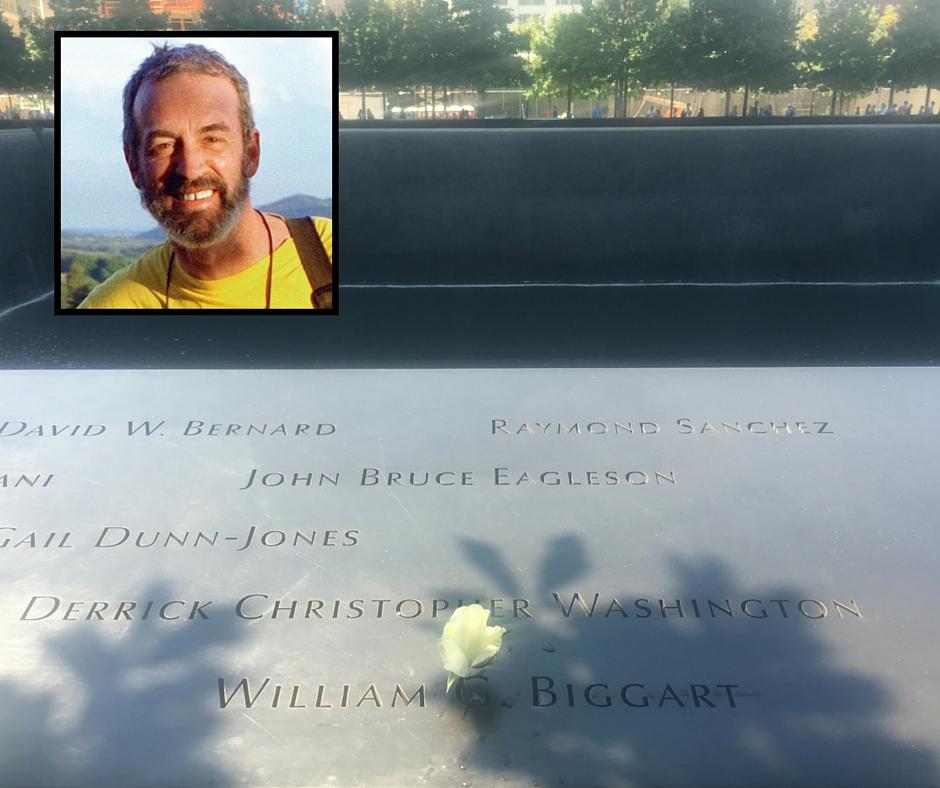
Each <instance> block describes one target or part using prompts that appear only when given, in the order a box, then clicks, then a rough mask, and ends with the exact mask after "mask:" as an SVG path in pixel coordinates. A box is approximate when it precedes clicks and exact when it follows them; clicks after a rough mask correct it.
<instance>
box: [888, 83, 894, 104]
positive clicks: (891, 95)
mask: <svg viewBox="0 0 940 788" xmlns="http://www.w3.org/2000/svg"><path fill="white" fill-rule="evenodd" d="M892 104H894V83H893V82H889V83H888V107H890V106H891V105H892Z"/></svg>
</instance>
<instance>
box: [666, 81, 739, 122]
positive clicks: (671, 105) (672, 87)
mask: <svg viewBox="0 0 940 788" xmlns="http://www.w3.org/2000/svg"><path fill="white" fill-rule="evenodd" d="M675 106H676V83H675V80H673V83H672V84H671V85H670V86H669V117H670V118H672V113H673V108H674V107H675ZM725 114H726V115H727V114H728V111H727V110H725Z"/></svg>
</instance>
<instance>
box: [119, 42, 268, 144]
mask: <svg viewBox="0 0 940 788" xmlns="http://www.w3.org/2000/svg"><path fill="white" fill-rule="evenodd" d="M173 74H205V75H206V76H210V77H228V78H229V79H230V80H231V81H232V84H233V85H234V86H235V92H236V93H238V115H239V118H240V120H241V124H242V136H243V137H244V140H245V143H246V144H247V143H248V141H249V140H250V139H251V132H252V130H253V129H254V127H255V121H254V117H253V115H252V113H251V100H250V98H249V96H248V81H247V80H246V79H245V78H244V77H243V76H242V75H241V72H240V71H239V70H238V69H237V68H235V66H233V65H232V64H231V63H229V62H228V61H227V60H226V59H225V58H224V57H222V55H220V54H219V53H218V52H216V51H215V50H213V49H208V48H206V47H204V46H202V45H201V44H186V45H185V46H171V45H170V44H164V45H163V46H154V49H153V54H152V55H150V57H148V58H147V59H146V60H144V62H143V63H141V64H140V65H139V66H138V67H137V70H136V71H135V72H134V73H133V75H131V78H130V79H129V80H128V81H127V84H126V85H125V86H124V150H125V151H126V152H127V153H128V155H129V156H130V157H131V158H134V157H136V156H137V148H138V129H137V121H136V120H135V119H134V101H135V100H136V99H137V93H138V91H139V90H140V86H141V85H143V84H144V82H145V81H146V80H148V79H149V80H151V81H152V82H159V81H160V80H161V79H166V78H167V77H170V76H172V75H173Z"/></svg>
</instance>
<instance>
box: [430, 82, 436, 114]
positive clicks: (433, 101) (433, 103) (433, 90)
mask: <svg viewBox="0 0 940 788" xmlns="http://www.w3.org/2000/svg"><path fill="white" fill-rule="evenodd" d="M436 105H437V88H436V87H435V86H434V85H431V120H437V109H436Z"/></svg>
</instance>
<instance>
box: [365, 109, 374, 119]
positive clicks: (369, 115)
mask: <svg viewBox="0 0 940 788" xmlns="http://www.w3.org/2000/svg"><path fill="white" fill-rule="evenodd" d="M366 120H375V115H373V114H372V110H371V109H369V108H368V107H367V108H366Z"/></svg>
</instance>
